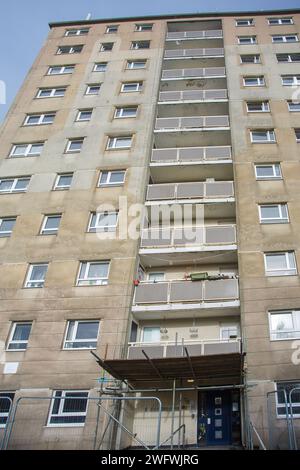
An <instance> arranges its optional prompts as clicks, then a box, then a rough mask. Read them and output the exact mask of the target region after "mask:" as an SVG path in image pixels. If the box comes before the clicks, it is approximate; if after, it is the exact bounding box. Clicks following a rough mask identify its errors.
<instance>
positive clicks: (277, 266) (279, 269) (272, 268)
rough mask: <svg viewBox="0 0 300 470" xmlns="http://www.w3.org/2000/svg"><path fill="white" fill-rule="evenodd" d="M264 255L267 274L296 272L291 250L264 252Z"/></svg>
mask: <svg viewBox="0 0 300 470" xmlns="http://www.w3.org/2000/svg"><path fill="white" fill-rule="evenodd" d="M264 256H265V270H266V275H267V276H293V275H295V274H297V268H296V260H295V253H294V252H293V251H285V252H276V253H265V255H264Z"/></svg>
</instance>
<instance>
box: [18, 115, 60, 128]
mask: <svg viewBox="0 0 300 470" xmlns="http://www.w3.org/2000/svg"><path fill="white" fill-rule="evenodd" d="M54 118H55V113H49V114H28V115H27V116H26V118H25V121H24V126H41V125H45V124H52V123H53V121H54Z"/></svg>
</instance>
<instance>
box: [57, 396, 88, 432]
mask: <svg viewBox="0 0 300 470" xmlns="http://www.w3.org/2000/svg"><path fill="white" fill-rule="evenodd" d="M88 396H89V392H88V391H82V390H80V391H65V390H56V391H55V392H54V393H53V400H52V402H51V405H50V412H49V418H48V426H84V423H85V418H86V413H87V407H88V400H87V398H88Z"/></svg>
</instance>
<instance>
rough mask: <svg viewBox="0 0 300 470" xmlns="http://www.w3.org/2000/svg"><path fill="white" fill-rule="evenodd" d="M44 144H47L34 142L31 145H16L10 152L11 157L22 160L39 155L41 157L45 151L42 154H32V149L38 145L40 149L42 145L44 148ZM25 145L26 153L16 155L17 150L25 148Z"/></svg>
mask: <svg viewBox="0 0 300 470" xmlns="http://www.w3.org/2000/svg"><path fill="white" fill-rule="evenodd" d="M44 144H45V142H32V143H31V144H14V145H13V147H12V149H11V152H10V154H9V156H10V157H12V158H21V157H35V156H37V155H41V153H42V151H43V149H42V150H41V151H40V152H32V148H33V147H34V146H37V145H38V146H39V147H40V146H41V145H42V146H43V147H44ZM25 145H26V146H27V147H26V150H25V152H24V153H17V154H15V153H14V152H15V150H16V149H17V147H24V146H25Z"/></svg>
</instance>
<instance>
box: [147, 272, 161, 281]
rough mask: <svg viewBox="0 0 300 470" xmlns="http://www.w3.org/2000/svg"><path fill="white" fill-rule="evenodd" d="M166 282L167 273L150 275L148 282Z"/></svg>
mask: <svg viewBox="0 0 300 470" xmlns="http://www.w3.org/2000/svg"><path fill="white" fill-rule="evenodd" d="M164 280H165V273H148V281H150V282H160V281H164Z"/></svg>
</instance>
